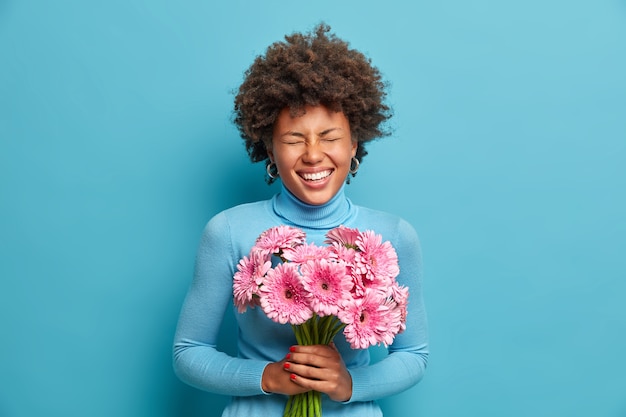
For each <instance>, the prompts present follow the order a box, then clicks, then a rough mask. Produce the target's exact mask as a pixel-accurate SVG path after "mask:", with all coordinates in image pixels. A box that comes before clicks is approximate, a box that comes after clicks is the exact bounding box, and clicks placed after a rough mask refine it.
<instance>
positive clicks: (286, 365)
mask: <svg viewBox="0 0 626 417" xmlns="http://www.w3.org/2000/svg"><path fill="white" fill-rule="evenodd" d="M290 366H291V364H289V363H286V364H284V365H283V367H284V368H285V369H289V367H290Z"/></svg>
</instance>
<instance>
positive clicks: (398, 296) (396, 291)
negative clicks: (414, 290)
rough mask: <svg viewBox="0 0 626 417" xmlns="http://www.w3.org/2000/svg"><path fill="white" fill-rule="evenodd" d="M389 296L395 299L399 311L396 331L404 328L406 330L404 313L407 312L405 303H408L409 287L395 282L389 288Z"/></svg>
mask: <svg viewBox="0 0 626 417" xmlns="http://www.w3.org/2000/svg"><path fill="white" fill-rule="evenodd" d="M391 298H392V299H393V300H394V301H395V303H396V308H397V309H398V311H399V312H400V323H399V330H398V333H402V332H403V331H404V330H406V315H407V313H408V309H407V305H408V304H409V289H408V288H407V287H403V286H401V285H398V284H397V283H396V284H395V285H393V286H392V288H391Z"/></svg>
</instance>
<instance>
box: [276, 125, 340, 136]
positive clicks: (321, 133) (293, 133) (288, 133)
mask: <svg viewBox="0 0 626 417" xmlns="http://www.w3.org/2000/svg"><path fill="white" fill-rule="evenodd" d="M335 131H343V129H342V128H340V127H331V128H330V129H326V130H323V131H321V132H320V133H318V134H317V135H318V136H326V135H328V134H329V133H333V132H335ZM285 136H298V137H304V136H305V135H304V133H301V132H294V131H293V130H290V131H287V132H285V133H283V134H282V135H280V137H281V138H282V137H285Z"/></svg>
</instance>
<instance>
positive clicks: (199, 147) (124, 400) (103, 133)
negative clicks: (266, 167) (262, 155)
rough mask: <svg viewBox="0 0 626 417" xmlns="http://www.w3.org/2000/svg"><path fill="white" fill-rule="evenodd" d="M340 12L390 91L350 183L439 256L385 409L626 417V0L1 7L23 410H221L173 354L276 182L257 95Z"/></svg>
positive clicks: (0, 86) (1, 402) (14, 350)
mask: <svg viewBox="0 0 626 417" xmlns="http://www.w3.org/2000/svg"><path fill="white" fill-rule="evenodd" d="M322 19H324V20H325V21H326V22H328V23H329V24H331V26H332V27H333V30H334V31H335V32H336V33H337V34H338V35H339V36H340V37H343V38H345V39H347V40H349V41H350V42H351V44H352V46H353V47H355V48H358V49H361V50H362V51H364V52H365V53H366V54H368V56H370V57H371V58H372V60H373V62H374V63H375V64H376V65H377V66H378V67H379V68H380V69H381V71H382V72H383V73H384V75H385V76H386V78H387V79H388V80H389V81H390V82H391V89H390V104H391V105H392V106H393V107H394V109H395V117H394V121H393V127H394V129H395V131H394V135H393V137H391V138H386V139H384V140H381V141H379V142H376V143H375V144H373V145H372V146H371V147H370V155H369V156H368V157H367V158H366V159H365V161H364V163H363V164H362V166H361V171H360V173H359V175H358V176H357V177H356V179H355V180H354V181H353V182H352V184H351V185H349V186H348V187H349V188H348V194H349V196H350V197H351V198H352V200H353V201H354V202H356V203H358V204H361V205H365V206H371V207H374V208H378V209H382V210H388V211H392V212H395V213H397V214H399V215H401V216H403V217H405V218H406V219H407V220H409V221H410V222H411V223H412V224H413V225H414V226H415V228H416V229H417V230H418V232H419V234H420V236H421V240H422V245H423V255H424V268H425V296H426V303H427V308H428V312H429V321H430V327H431V331H430V335H431V352H432V353H431V358H430V364H429V368H428V371H427V374H426V377H425V379H424V380H423V381H422V382H421V383H420V384H419V385H418V386H417V387H415V388H412V389H410V390H409V391H408V392H405V393H403V394H400V395H397V396H395V397H392V398H389V399H386V400H384V401H383V402H382V405H383V407H384V410H385V412H386V416H389V417H394V416H397V417H399V416H406V415H411V416H413V415H415V416H425V417H448V416H449V417H457V416H503V415H506V416H509V417H518V416H519V417H522V416H524V417H526V416H534V417H540V416H551V417H552V416H606V417H624V416H626V359H625V355H626V307H625V303H624V300H625V299H626V261H625V259H626V257H625V256H624V250H625V249H626V237H625V236H626V192H625V190H626V170H625V168H624V162H625V161H626V2H625V1H624V0H588V1H576V0H549V1H545V0H541V1H540V0H526V1H515V2H514V1H496V0H476V1H463V0H446V1H437V2H434V1H433V2H422V1H419V2H408V1H404V2H393V1H391V2H374V1H363V0H361V1H327V0H319V1H315V2H296V3H294V2H287V1H263V2H242V1H228V2H226V1H220V2H217V3H216V2H207V1H203V2H200V1H180V2H166V1H161V0H125V1H121V0H110V1H107V2H95V1H91V2H87V1H78V0H75V1H71V0H60V1H55V2H47V1H28V0H21V1H16V0H0V141H1V142H0V192H1V195H0V197H1V206H0V261H1V263H0V276H1V288H0V331H1V332H2V343H1V344H0V415H1V416H7V417H22V416H29V417H30V416H44V415H45V416H64V417H70V416H93V417H99V416H116V417H138V416H139V417H143V416H150V417H159V416H163V417H178V416H214V415H219V411H218V410H219V409H221V407H222V406H223V404H224V403H225V401H226V399H224V398H221V397H218V396H214V395H211V394H206V393H202V392H200V391H197V390H194V389H193V388H190V387H188V386H186V385H184V384H182V383H181V382H179V381H178V380H177V379H176V378H175V376H174V375H173V372H172V369H171V361H170V346H171V341H172V337H173V332H174V328H175V323H176V320H177V315H178V310H179V308H180V305H181V303H182V299H183V297H184V293H185V291H186V288H187V285H188V283H189V280H190V278H191V274H192V268H193V261H194V257H195V250H196V245H197V243H198V240H199V237H200V232H201V229H202V227H203V226H204V224H205V222H206V221H207V220H208V219H209V218H210V217H211V216H212V215H214V214H215V213H217V212H218V211H220V210H222V209H224V208H227V207H229V206H232V205H234V204H238V203H242V202H247V201H252V200H257V199H259V198H267V197H269V196H270V195H271V194H272V193H273V192H274V191H275V190H276V186H272V187H268V186H266V185H265V183H264V181H263V173H264V171H263V166H261V165H258V164H257V165H253V164H250V163H248V162H247V156H246V154H245V150H244V147H243V144H242V141H241V140H240V139H239V138H238V135H237V132H236V130H235V128H234V127H233V126H232V124H231V122H230V120H231V109H232V99H233V94H232V90H233V89H235V88H237V86H238V85H239V83H240V82H241V80H242V76H243V72H244V71H245V69H246V68H247V67H248V65H249V64H250V63H251V62H252V60H253V58H254V57H255V56H256V55H257V54H259V53H262V52H263V50H264V49H265V47H266V46H267V45H268V44H270V43H271V42H274V41H276V40H279V39H281V38H282V36H283V35H284V34H286V33H290V32H292V31H294V30H308V29H310V28H312V27H313V26H314V25H315V24H316V23H318V22H319V21H320V20H322ZM230 324H231V325H232V323H230ZM228 328H229V323H227V324H226V326H225V330H227V329H228ZM228 334H229V332H228V331H224V337H223V342H222V346H223V347H224V349H227V350H228V349H232V348H233V346H232V341H231V339H230V338H229V337H228ZM376 353H377V352H375V354H376ZM378 353H379V352H378Z"/></svg>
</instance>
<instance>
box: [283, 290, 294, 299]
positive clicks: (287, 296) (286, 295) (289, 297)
mask: <svg viewBox="0 0 626 417" xmlns="http://www.w3.org/2000/svg"><path fill="white" fill-rule="evenodd" d="M285 298H286V299H288V300H290V299H291V298H293V293H292V292H291V290H287V291H285Z"/></svg>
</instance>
